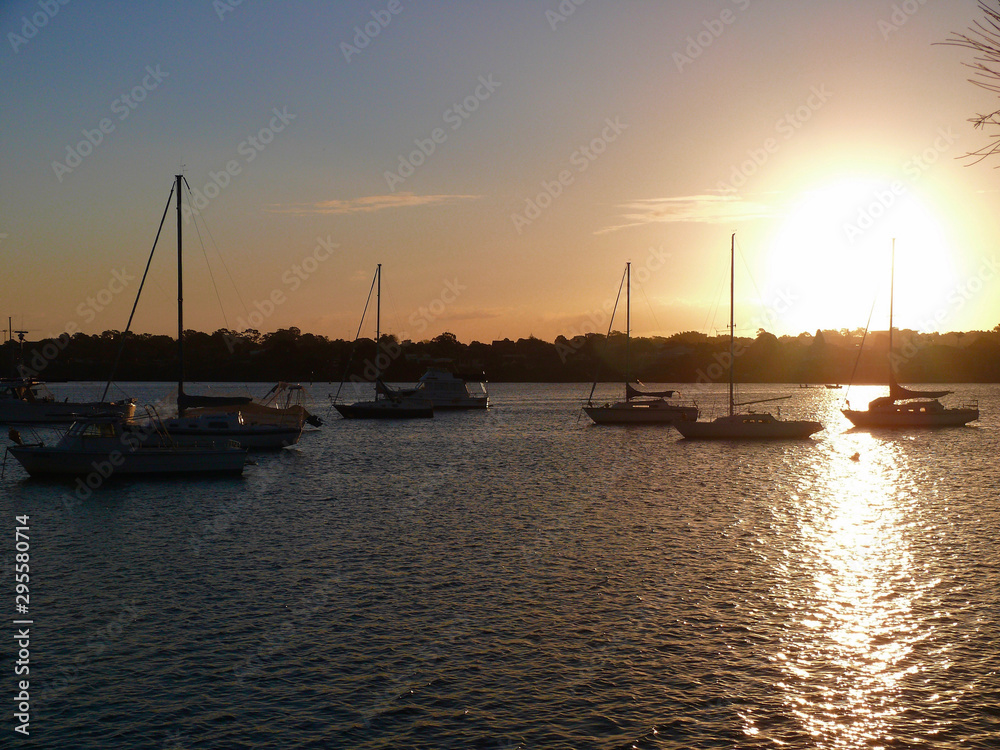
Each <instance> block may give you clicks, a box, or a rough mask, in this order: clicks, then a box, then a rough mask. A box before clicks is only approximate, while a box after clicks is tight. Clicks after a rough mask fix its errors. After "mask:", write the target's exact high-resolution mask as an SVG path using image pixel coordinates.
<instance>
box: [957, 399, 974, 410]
mask: <svg viewBox="0 0 1000 750" xmlns="http://www.w3.org/2000/svg"><path fill="white" fill-rule="evenodd" d="M959 408H961V409H975V410H976V411H979V399H978V398H968V399H966V400H965V401H962V402H961V404H960V406H959Z"/></svg>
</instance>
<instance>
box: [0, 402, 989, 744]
mask: <svg viewBox="0 0 1000 750" xmlns="http://www.w3.org/2000/svg"><path fill="white" fill-rule="evenodd" d="M81 388H82V387H81V386H71V385H63V386H53V389H54V390H59V395H60V396H63V395H74V396H75V395H76V394H77V393H78V392H79V391H80V390H81ZM681 388H682V389H683V386H681ZM128 389H129V390H130V392H131V393H133V394H135V395H137V396H139V397H140V401H142V400H152V399H153V398H155V397H158V396H161V395H162V394H163V393H164V392H165V390H166V387H165V386H164V387H157V386H155V385H152V384H145V385H138V386H132V387H128ZM261 390H266V387H265V388H263V389H261ZM330 390H331V388H330V387H328V386H326V385H315V386H313V387H312V392H313V396H314V398H315V399H316V401H317V402H318V404H319V406H318V409H317V410H318V411H319V413H320V414H321V415H323V416H324V417H327V422H326V424H325V425H324V426H323V427H322V428H321V429H320V430H318V431H314V432H309V433H307V434H305V435H304V436H303V438H302V440H301V442H300V443H299V445H298V446H297V447H295V448H293V449H289V450H286V451H283V452H281V453H280V454H260V455H258V456H257V457H256V465H253V466H249V467H248V468H247V470H246V472H245V474H244V476H243V477H242V478H240V479H208V480H205V479H202V480H193V481H185V480H152V481H150V480H145V481H112V482H110V483H108V485H107V486H105V487H102V488H101V489H100V490H98V491H97V492H95V493H94V494H93V496H92V497H90V498H88V499H86V500H85V501H83V502H79V503H76V502H73V501H72V498H73V494H72V486H69V485H66V484H59V483H55V484H54V483H49V482H40V481H32V480H28V479H27V478H26V477H25V475H24V473H23V471H22V470H21V468H20V466H18V465H16V463H13V462H12V459H11V460H9V461H8V465H7V473H6V476H5V478H4V479H3V481H2V487H3V493H2V506H3V509H4V511H5V513H4V518H5V519H6V522H7V524H8V529H9V530H10V531H9V533H7V534H5V535H4V536H5V538H6V539H8V541H7V542H6V543H5V547H4V548H3V549H2V551H0V553H2V555H3V559H4V561H5V571H7V572H6V574H5V575H6V576H7V577H8V580H10V578H11V577H12V576H11V572H10V571H11V564H12V562H13V552H14V549H13V541H12V537H13V533H12V529H13V526H14V521H13V516H14V515H15V514H29V515H30V525H31V567H32V579H31V586H32V592H31V616H32V617H33V619H34V623H35V624H34V626H33V629H32V635H33V638H32V643H31V649H32V656H31V659H32V661H31V693H32V710H33V716H32V724H31V744H32V746H35V747H45V748H63V747H65V748H238V747H248V748H274V747H283V748H292V747H296V748H297V747H309V748H369V749H375V748H428V749H435V748H490V749H496V750H500V749H501V748H608V749H612V748H633V747H635V748H640V749H643V750H645V749H656V750H666V749H668V748H875V747H896V748H996V747H1000V676H998V669H1000V625H998V620H1000V614H998V613H1000V609H998V606H997V604H998V591H1000V558H998V554H997V552H998V543H997V539H998V538H1000V508H998V503H997V500H998V495H1000V489H998V488H1000V467H998V462H997V456H998V448H1000V387H997V386H969V387H964V386H963V387H959V388H958V390H959V396H960V397H963V396H973V397H975V396H978V398H979V399H980V406H981V409H982V412H983V418H982V420H981V421H980V422H978V423H976V425H975V426H972V427H967V428H958V429H946V430H936V431H924V432H921V431H909V432H908V431H885V432H878V431H876V432H855V431H852V430H850V429H849V428H850V424H849V423H848V422H847V421H846V420H844V419H843V418H842V417H841V416H840V414H839V411H838V408H839V407H840V406H841V401H842V399H843V395H842V392H839V391H827V390H825V389H809V390H806V389H798V388H795V387H791V388H785V389H780V388H776V387H774V386H751V387H748V388H747V391H748V392H749V393H754V394H760V395H761V396H768V395H774V394H776V393H780V392H784V393H790V394H791V396H792V398H791V399H790V400H789V401H787V402H784V405H783V406H782V414H783V415H788V416H799V417H812V416H813V415H815V416H816V417H818V418H820V419H821V420H822V421H823V422H824V424H825V425H826V430H825V431H824V432H822V433H819V434H818V435H817V436H816V437H815V439H813V440H811V441H805V442H782V443H773V444H760V443H698V442H690V441H684V440H681V439H680V437H679V435H678V434H677V433H676V432H675V431H673V430H672V429H671V428H665V427H631V428H626V427H597V426H594V425H591V424H590V422H589V420H587V418H586V417H583V416H582V415H581V412H580V409H579V406H580V403H581V401H582V399H583V397H585V396H586V393H587V391H588V390H589V386H581V385H573V386H569V385H545V386H540V385H503V384H496V385H493V386H492V387H491V396H492V398H493V402H494V404H495V405H494V406H493V408H491V409H490V410H489V411H488V412H487V413H478V414H473V413H466V414H441V415H439V416H437V417H435V419H434V420H420V421H414V422H409V423H377V422H365V421H342V420H340V419H339V418H337V417H336V416H335V415H333V414H328V413H327V406H326V405H325V401H326V394H327V393H328V392H329V391H330ZM612 393H613V390H612V389H611V388H608V389H607V393H606V395H608V396H610V395H612ZM719 393H721V390H720V391H719ZM871 395H874V392H872V393H871V394H869V393H867V392H865V391H863V390H859V389H855V390H852V392H851V394H850V396H851V399H852V401H856V403H857V404H863V403H866V402H867V401H868V400H869V398H870V396H871ZM953 398H954V397H953ZM700 400H701V401H702V403H703V405H709V406H712V405H718V402H719V399H718V394H716V395H715V396H712V395H709V396H705V395H703V396H701V398H700ZM855 453H857V454H859V455H858V457H857V458H858V460H852V458H851V457H852V455H853V454H855ZM10 588H11V587H10V584H8V591H10ZM8 627H10V626H9V625H8ZM8 643H9V639H8ZM7 648H9V646H7V647H5V650H6V649H7ZM4 662H5V664H6V665H7V666H6V667H5V669H6V670H10V671H9V672H8V678H6V679H5V680H4V684H5V685H7V686H8V688H7V689H8V690H9V691H12V690H13V687H12V686H13V675H12V671H13V668H12V666H11V664H12V660H11V659H9V658H8V659H5V660H4ZM10 697H11V698H12V697H13V694H12V695H11V696H10ZM9 704H10V702H8V712H7V715H8V719H7V721H6V723H7V725H8V726H7V728H5V730H4V731H5V733H9V732H10V728H11V724H10V711H9ZM8 736H10V735H9V734H8ZM15 737H16V735H15ZM5 742H6V741H5Z"/></svg>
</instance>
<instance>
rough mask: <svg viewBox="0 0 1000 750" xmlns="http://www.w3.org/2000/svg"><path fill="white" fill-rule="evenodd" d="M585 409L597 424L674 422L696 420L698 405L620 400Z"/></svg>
mask: <svg viewBox="0 0 1000 750" xmlns="http://www.w3.org/2000/svg"><path fill="white" fill-rule="evenodd" d="M583 411H584V412H586V414H587V416H588V417H590V418H591V419H592V420H594V423H595V424H674V423H675V422H677V421H679V420H691V421H694V420H696V419H697V418H698V407H696V406H677V405H673V404H667V403H665V402H652V403H636V402H634V401H633V402H624V401H623V402H620V403H617V404H606V405H604V406H585V407H583Z"/></svg>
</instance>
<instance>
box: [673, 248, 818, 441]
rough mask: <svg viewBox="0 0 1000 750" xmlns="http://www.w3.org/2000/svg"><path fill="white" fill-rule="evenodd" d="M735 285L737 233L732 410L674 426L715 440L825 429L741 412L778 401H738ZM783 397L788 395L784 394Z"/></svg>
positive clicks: (792, 434)
mask: <svg viewBox="0 0 1000 750" xmlns="http://www.w3.org/2000/svg"><path fill="white" fill-rule="evenodd" d="M735 286H736V234H735V233H734V234H733V236H732V245H731V248H730V265H729V414H727V415H726V416H723V417H718V418H717V419H714V420H712V421H711V422H696V421H687V420H683V421H679V422H675V423H674V427H676V428H677V431H678V432H680V433H681V435H683V436H684V437H686V438H695V439H706V440H707V439H715V440H764V439H772V440H773V439H801V438H808V437H809V436H810V435H812V434H813V433H815V432H819V431H820V430H822V429H823V425H822V423H820V422H814V421H811V420H808V421H806V420H802V421H793V420H782V419H779V418H778V417H775V416H773V415H772V414H769V413H766V412H748V413H738V412H737V411H736V407H737V406H749V405H750V404H755V403H763V402H764V401H777V400H780V399H759V400H757V401H747V402H744V403H742V404H737V403H736V402H735V399H734V391H735V385H734V379H733V362H734V361H735V342H736V327H735V315H734V311H733V308H734V300H735ZM782 398H787V396H784V397H782Z"/></svg>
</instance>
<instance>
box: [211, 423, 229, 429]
mask: <svg viewBox="0 0 1000 750" xmlns="http://www.w3.org/2000/svg"><path fill="white" fill-rule="evenodd" d="M208 428H209V429H210V430H224V429H226V423H225V422H209V423H208Z"/></svg>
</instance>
